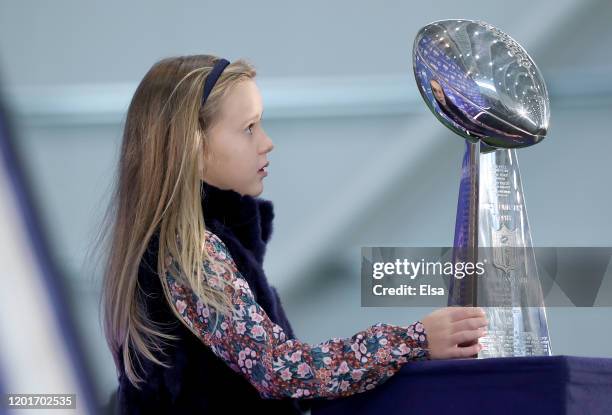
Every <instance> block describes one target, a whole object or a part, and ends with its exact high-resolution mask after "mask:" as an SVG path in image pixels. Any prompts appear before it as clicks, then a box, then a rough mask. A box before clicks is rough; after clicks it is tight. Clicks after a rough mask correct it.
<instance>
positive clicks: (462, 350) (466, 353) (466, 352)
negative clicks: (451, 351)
mask: <svg viewBox="0 0 612 415" xmlns="http://www.w3.org/2000/svg"><path fill="white" fill-rule="evenodd" d="M481 350H482V346H481V345H480V344H479V343H476V344H473V345H471V346H467V347H457V348H456V349H455V354H456V357H470V356H474V355H475V354H478V352H479V351H481Z"/></svg>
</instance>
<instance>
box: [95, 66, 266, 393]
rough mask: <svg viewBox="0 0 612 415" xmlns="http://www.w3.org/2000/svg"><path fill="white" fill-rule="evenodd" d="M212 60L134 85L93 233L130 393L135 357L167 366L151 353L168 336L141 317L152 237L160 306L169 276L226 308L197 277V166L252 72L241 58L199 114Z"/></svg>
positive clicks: (154, 71)
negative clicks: (102, 253)
mask: <svg viewBox="0 0 612 415" xmlns="http://www.w3.org/2000/svg"><path fill="white" fill-rule="evenodd" d="M217 59H218V58H217V57H215V56H210V55H195V56H181V57H173V58H167V59H163V60H161V61H159V62H157V63H155V64H154V65H153V66H152V67H151V69H150V70H149V71H148V72H147V74H146V75H145V76H144V78H143V79H142V81H141V82H140V84H139V85H138V88H137V89H136V92H135V93H134V96H133V98H132V101H131V103H130V106H129V109H128V112H127V118H126V121H125V128H124V133H123V143H122V146H121V154H120V159H119V162H118V169H117V176H116V179H115V185H114V186H115V187H114V191H113V195H112V199H111V203H110V205H109V209H108V211H107V212H106V215H105V219H104V222H105V225H103V226H102V235H101V241H102V242H101V244H102V245H105V243H106V245H107V246H108V252H107V255H108V257H107V259H105V260H104V261H105V262H104V271H103V285H102V297H101V305H102V306H103V312H102V313H103V319H104V332H105V335H106V340H107V343H108V346H109V348H110V350H111V352H112V354H113V358H114V360H115V365H116V368H117V371H118V372H120V370H121V369H122V368H121V364H123V366H124V367H123V369H124V371H125V374H126V376H127V378H128V379H129V380H130V382H131V383H132V384H133V385H134V386H135V387H136V388H138V389H140V388H139V386H138V384H139V383H141V382H143V379H142V378H141V377H140V376H139V375H138V374H137V372H136V368H135V365H134V357H136V360H138V361H139V362H140V360H139V358H138V355H142V356H144V358H146V359H148V360H150V361H153V362H155V363H156V364H160V365H162V366H164V367H169V365H168V364H167V363H165V362H162V361H161V360H159V359H158V358H157V357H156V356H155V355H154V353H153V352H154V351H159V352H161V353H162V354H164V352H163V348H162V345H163V344H167V342H166V341H167V340H175V339H176V336H173V335H170V334H167V333H165V332H164V331H163V330H162V328H161V326H160V325H158V324H156V323H155V322H154V321H152V320H151V319H150V318H149V317H148V316H147V313H146V308H145V306H144V304H143V303H144V302H143V299H142V297H141V294H140V293H139V291H141V290H140V287H139V285H138V268H139V264H140V262H141V259H142V257H143V254H144V253H145V250H146V249H147V246H148V244H149V241H150V240H151V237H152V236H153V235H154V234H155V232H156V230H158V231H159V251H158V253H157V254H158V261H157V273H158V276H159V277H160V279H161V281H162V287H163V290H164V294H165V296H166V300H168V301H171V300H170V293H169V288H168V286H167V281H166V278H165V275H166V272H167V271H172V272H173V273H176V275H177V277H180V278H181V280H182V282H184V283H185V284H187V285H188V286H189V287H190V288H192V289H193V290H194V292H195V293H196V294H197V295H198V296H199V298H200V299H201V300H202V302H203V303H204V304H205V305H207V306H209V307H212V308H213V309H214V310H217V311H219V312H220V313H223V314H225V313H227V312H228V311H229V310H230V303H229V298H228V296H227V295H226V294H225V292H224V290H223V289H221V290H219V289H213V288H212V287H211V286H209V285H208V284H207V283H206V281H205V280H203V278H202V270H203V267H202V263H203V261H204V260H210V258H208V255H207V254H206V250H205V249H203V248H204V242H205V233H206V227H205V223H204V217H203V212H202V204H201V194H202V193H201V192H202V181H201V175H200V174H201V171H199V170H198V160H199V158H200V157H201V156H206V155H207V154H208V149H207V141H208V137H207V132H208V131H210V128H211V127H212V126H213V123H214V122H215V120H217V119H218V118H219V113H220V109H221V102H222V100H223V98H224V97H225V96H226V95H227V94H228V92H229V91H231V89H232V88H233V87H234V86H235V85H236V84H238V83H239V82H241V81H244V80H247V79H252V78H254V77H255V74H256V72H255V69H254V68H253V67H252V66H251V65H250V64H249V63H247V62H246V61H244V60H237V61H235V62H233V63H231V64H230V65H228V66H227V67H226V68H225V70H224V71H223V73H222V74H221V76H220V77H219V79H218V81H217V83H216V84H215V87H214V88H213V90H212V92H211V94H210V95H209V97H208V99H207V101H206V105H205V106H204V107H203V108H202V106H201V97H202V91H203V85H204V81H205V79H206V76H207V75H208V74H209V73H210V70H211V69H212V67H213V65H214V63H215V61H216V60H217ZM205 159H206V157H204V159H203V160H205ZM203 168H204V169H206V163H204V165H203ZM204 171H205V170H204ZM166 261H168V262H166ZM170 264H172V267H171V268H172V269H170V268H169V267H168V265H170ZM145 295H146V294H145ZM170 308H171V309H172V310H173V312H174V314H175V315H177V317H179V320H181V319H180V316H179V315H178V313H177V311H176V310H175V309H174V307H170ZM217 315H218V314H217ZM133 354H135V356H133ZM141 366H142V365H141Z"/></svg>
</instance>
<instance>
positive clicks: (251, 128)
mask: <svg viewBox="0 0 612 415" xmlns="http://www.w3.org/2000/svg"><path fill="white" fill-rule="evenodd" d="M254 125H255V124H249V126H248V127H247V129H246V131H248V132H249V134H253V126H254Z"/></svg>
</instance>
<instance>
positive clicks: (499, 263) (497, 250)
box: [492, 223, 519, 274]
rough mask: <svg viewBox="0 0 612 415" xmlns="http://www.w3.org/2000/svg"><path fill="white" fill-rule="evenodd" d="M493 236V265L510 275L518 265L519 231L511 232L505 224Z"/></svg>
mask: <svg viewBox="0 0 612 415" xmlns="http://www.w3.org/2000/svg"><path fill="white" fill-rule="evenodd" d="M492 236H493V265H494V266H495V267H496V268H499V269H501V270H502V271H504V272H505V273H506V274H508V273H509V272H510V271H512V270H513V269H515V268H516V267H517V265H518V248H519V247H518V246H517V243H516V242H517V239H518V229H516V228H515V229H513V230H510V229H508V227H507V226H506V224H505V223H503V224H502V225H501V226H500V228H499V230H497V231H495V232H493V235H492Z"/></svg>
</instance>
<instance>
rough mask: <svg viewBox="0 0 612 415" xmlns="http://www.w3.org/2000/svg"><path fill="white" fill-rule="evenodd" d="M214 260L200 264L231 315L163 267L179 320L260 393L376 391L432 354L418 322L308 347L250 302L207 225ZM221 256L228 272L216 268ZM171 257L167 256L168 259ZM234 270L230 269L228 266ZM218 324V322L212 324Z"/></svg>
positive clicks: (330, 394) (274, 395) (334, 394)
mask: <svg viewBox="0 0 612 415" xmlns="http://www.w3.org/2000/svg"><path fill="white" fill-rule="evenodd" d="M205 247H206V250H207V252H208V255H209V257H210V258H212V259H213V261H209V260H206V261H205V262H204V264H203V267H204V272H205V275H206V277H205V278H206V279H207V283H208V284H209V285H210V286H212V287H217V288H221V287H222V286H223V285H222V284H221V281H220V279H225V281H227V283H228V284H226V285H225V287H224V288H223V289H224V290H225V292H226V293H227V294H228V295H229V296H231V299H232V304H233V307H234V309H233V315H232V316H231V317H229V316H226V315H223V314H221V313H219V314H218V317H219V318H218V319H217V313H216V311H215V310H214V309H212V308H209V307H207V306H206V305H204V304H203V302H202V301H201V299H200V298H199V297H198V296H197V295H196V294H195V293H194V291H193V290H191V289H190V288H189V287H188V286H187V285H186V284H185V283H183V282H181V281H179V279H177V278H175V276H174V275H172V274H171V273H170V272H167V273H166V279H167V282H168V287H169V289H170V293H171V297H172V300H173V306H174V307H175V309H176V311H178V313H179V315H181V317H182V319H183V320H184V323H185V324H186V325H187V326H188V327H189V328H190V329H191V331H193V332H194V333H195V334H196V335H197V336H198V337H199V338H200V339H201V340H202V342H203V343H204V344H206V345H207V346H208V347H210V349H211V350H212V351H213V353H214V354H215V355H216V356H218V357H219V358H221V359H222V360H223V361H225V362H226V363H227V364H228V365H229V366H230V368H232V369H233V370H234V371H236V372H238V373H241V374H242V375H243V376H245V377H246V378H247V379H248V380H249V382H250V383H251V384H252V385H253V386H254V387H255V388H257V390H258V391H259V394H260V395H261V396H262V397H263V398H277V399H278V398H287V397H291V398H329V399H331V398H338V397H343V396H348V395H352V394H355V393H359V392H363V391H366V390H369V389H373V388H374V387H375V386H376V385H379V384H381V383H383V382H385V381H386V380H387V379H388V378H390V377H391V376H393V375H394V374H395V372H397V371H398V370H399V368H400V367H401V366H402V364H404V363H406V362H407V361H409V360H423V359H428V358H429V352H428V350H427V336H426V334H425V329H424V327H423V324H422V323H421V322H419V321H417V322H415V323H413V324H411V325H409V326H406V327H403V326H395V325H390V324H384V323H378V324H375V325H373V326H371V327H369V328H367V329H366V330H364V331H361V332H359V333H357V334H355V335H354V336H352V337H350V338H345V339H338V338H332V339H330V340H327V341H325V342H323V343H320V344H316V345H311V344H307V343H304V342H301V341H299V340H296V339H286V337H285V333H284V332H283V329H282V328H281V327H280V326H279V325H277V324H275V323H274V322H272V321H271V320H270V318H269V317H268V316H267V315H266V312H265V311H264V310H263V309H262V308H261V307H260V306H259V305H258V304H257V303H256V302H255V299H254V296H253V293H252V291H251V289H250V288H249V285H248V283H247V281H246V280H245V279H244V278H243V277H242V275H241V274H240V272H239V271H238V269H237V267H236V265H235V263H234V261H233V260H232V258H231V256H230V254H229V252H228V250H227V248H226V247H225V244H224V243H223V242H222V241H221V239H219V237H218V236H216V235H215V234H214V233H212V232H210V231H206V242H205ZM215 261H220V262H223V263H225V265H227V266H228V270H226V269H225V268H224V267H221V266H219V265H218V264H216V263H215ZM171 263H172V259H171V258H168V259H167V265H168V264H171ZM229 270H231V272H229ZM215 323H216V324H215Z"/></svg>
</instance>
